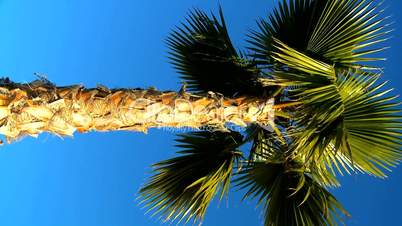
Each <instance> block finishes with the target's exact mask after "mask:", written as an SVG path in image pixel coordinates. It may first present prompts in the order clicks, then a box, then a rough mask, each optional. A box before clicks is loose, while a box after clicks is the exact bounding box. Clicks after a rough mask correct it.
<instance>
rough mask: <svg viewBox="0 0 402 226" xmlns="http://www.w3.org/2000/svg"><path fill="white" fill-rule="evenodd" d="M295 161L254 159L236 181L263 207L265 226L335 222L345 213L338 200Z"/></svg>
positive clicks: (248, 195) (246, 195) (330, 223)
mask: <svg viewBox="0 0 402 226" xmlns="http://www.w3.org/2000/svg"><path fill="white" fill-rule="evenodd" d="M299 167H300V165H299V164H297V163H293V164H291V163H287V164H278V163H269V162H256V163H254V164H253V165H250V166H249V167H248V168H247V169H246V170H244V171H242V172H241V174H240V177H239V178H238V179H237V183H238V185H239V186H241V188H247V189H248V191H247V193H246V194H245V197H244V198H258V204H259V205H262V206H263V207H264V213H265V214H264V215H265V223H264V225H265V226H278V225H297V226H299V225H302V226H304V225H306V226H309V225H318V226H319V225H323V226H324V225H325V226H326V225H337V223H338V222H342V220H343V219H342V215H348V213H347V212H346V211H345V210H344V209H343V207H342V206H341V204H340V203H339V202H338V201H337V200H336V199H335V197H334V196H332V195H331V194H330V193H329V192H328V191H327V190H326V189H325V188H324V187H322V186H321V185H320V184H319V183H318V182H316V181H315V180H314V179H313V178H312V177H310V176H309V175H307V174H305V173H304V172H303V170H299Z"/></svg>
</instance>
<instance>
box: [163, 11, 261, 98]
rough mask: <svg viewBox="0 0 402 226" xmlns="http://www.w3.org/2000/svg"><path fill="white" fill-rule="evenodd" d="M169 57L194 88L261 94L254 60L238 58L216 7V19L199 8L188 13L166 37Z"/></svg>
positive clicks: (206, 90) (202, 90) (200, 90)
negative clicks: (184, 20)
mask: <svg viewBox="0 0 402 226" xmlns="http://www.w3.org/2000/svg"><path fill="white" fill-rule="evenodd" d="M167 42H168V45H169V48H170V59H171V62H172V63H173V65H174V66H175V68H176V69H177V70H178V72H179V73H180V74H182V76H181V78H182V79H184V80H185V81H186V82H187V84H188V89H189V90H190V91H194V92H204V93H206V92H208V91H214V92H219V93H222V94H224V95H226V96H233V95H235V94H248V95H261V93H262V92H261V89H262V87H261V86H260V85H259V84H258V83H257V82H256V76H257V75H258V71H257V69H256V67H255V65H254V63H252V62H250V61H249V60H247V59H245V58H242V57H241V55H239V54H238V52H237V51H236V49H235V48H234V47H233V44H232V42H231V40H230V38H229V34H228V31H227V28H226V25H225V21H224V19H223V14H222V10H220V20H218V19H217V18H216V17H215V16H212V18H211V17H209V16H208V15H207V14H205V13H204V12H202V11H200V10H194V11H192V12H191V13H190V15H189V17H188V19H187V24H185V23H183V24H182V27H181V28H177V29H176V31H173V32H172V34H171V36H170V37H169V38H168V40H167Z"/></svg>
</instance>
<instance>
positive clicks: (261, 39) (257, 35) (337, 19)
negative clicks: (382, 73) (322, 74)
mask: <svg viewBox="0 0 402 226" xmlns="http://www.w3.org/2000/svg"><path fill="white" fill-rule="evenodd" d="M380 7H381V4H377V3H375V2H374V1H371V0H349V1H347V0H282V1H281V2H280V4H279V7H278V8H277V9H274V12H273V14H272V15H270V16H269V20H268V21H267V20H260V21H259V23H258V27H259V30H258V31H253V32H252V33H251V35H250V40H249V42H250V44H251V47H250V49H251V50H252V51H254V52H255V53H256V54H255V55H254V57H256V58H257V59H260V60H262V61H259V62H260V63H263V64H269V65H272V64H274V63H275V61H274V60H273V59H272V58H271V52H272V51H273V50H275V47H274V45H275V44H276V43H275V41H274V38H277V39H280V40H282V41H283V42H285V43H287V45H289V46H291V47H292V48H294V49H296V50H298V51H301V52H303V53H305V54H307V55H309V56H312V57H314V58H317V59H319V60H321V61H323V62H327V63H329V64H331V65H336V67H339V68H355V69H374V68H375V67H371V66H368V65H361V63H364V62H368V61H376V60H382V59H383V58H378V57H368V56H367V55H370V54H374V53H378V52H380V51H382V50H383V49H384V47H375V46H376V45H379V44H381V43H382V42H384V41H385V40H387V35H388V34H389V32H390V30H389V29H388V24H386V23H385V20H386V19H387V17H384V18H380V15H381V14H382V13H383V10H381V9H380Z"/></svg>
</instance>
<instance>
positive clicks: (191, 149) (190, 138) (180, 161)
mask: <svg viewBox="0 0 402 226" xmlns="http://www.w3.org/2000/svg"><path fill="white" fill-rule="evenodd" d="M177 141H178V142H179V144H178V145H177V146H178V147H180V148H183V149H184V150H182V151H180V152H178V153H179V154H180V155H181V156H179V157H175V158H172V159H169V160H166V161H162V162H159V163H157V164H155V165H154V167H155V172H156V174H155V175H154V176H152V177H151V179H150V181H149V182H148V183H147V184H146V185H145V186H144V187H143V188H142V189H141V190H140V195H141V196H142V198H143V202H145V203H146V204H145V206H146V207H148V208H149V210H150V211H154V214H160V215H161V216H164V217H165V220H172V221H174V220H179V221H181V220H185V221H186V222H187V221H189V220H190V219H191V218H194V221H197V220H202V218H203V217H204V214H205V211H206V209H207V207H208V204H209V203H210V201H211V200H212V198H213V197H214V196H215V195H216V194H217V193H219V194H220V198H222V197H223V196H224V195H225V194H226V193H227V192H228V189H229V185H230V179H231V175H232V169H233V167H234V164H235V163H236V162H237V161H238V160H239V158H240V157H241V152H240V151H239V150H238V147H239V146H240V145H241V144H242V142H243V137H242V135H240V134H239V133H237V132H207V131H200V132H192V133H189V134H183V135H180V138H179V139H178V140H177Z"/></svg>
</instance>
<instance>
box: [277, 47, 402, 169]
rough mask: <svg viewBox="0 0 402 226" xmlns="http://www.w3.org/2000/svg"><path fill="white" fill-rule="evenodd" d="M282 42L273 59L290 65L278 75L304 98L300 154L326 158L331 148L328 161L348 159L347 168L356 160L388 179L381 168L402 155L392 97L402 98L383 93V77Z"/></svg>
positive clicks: (298, 115)
mask: <svg viewBox="0 0 402 226" xmlns="http://www.w3.org/2000/svg"><path fill="white" fill-rule="evenodd" d="M276 43H277V52H276V53H274V56H273V57H274V59H276V60H277V61H278V62H280V63H283V64H285V65H287V66H288V68H287V69H286V70H283V71H277V72H275V73H274V74H275V77H276V78H277V79H278V82H279V83H283V85H286V86H289V87H292V88H291V89H292V90H291V93H292V96H293V98H296V99H298V100H299V101H301V102H303V105H301V106H299V107H298V109H297V111H296V113H295V115H294V117H295V119H296V121H297V123H298V127H299V131H298V132H297V133H296V134H295V136H298V137H299V138H298V139H297V142H296V147H295V153H296V154H304V156H307V157H306V158H309V157H314V158H320V156H322V155H323V154H325V153H326V154H328V153H329V152H330V153H331V155H333V156H334V157H333V158H329V157H328V156H327V157H326V158H327V160H330V159H338V161H340V160H341V159H342V161H340V163H341V165H344V166H347V167H344V168H345V169H346V170H348V169H347V168H349V167H350V165H351V164H352V163H355V164H356V166H357V168H358V169H359V170H361V171H365V172H367V173H370V174H373V175H375V176H380V177H384V176H385V174H384V173H383V172H382V171H381V170H380V169H379V168H385V169H388V166H394V165H395V164H396V163H397V162H398V161H399V160H400V159H401V157H402V153H401V151H400V148H401V143H402V141H401V135H402V133H401V129H402V122H401V116H400V114H399V112H400V110H399V109H398V108H397V106H398V105H399V103H396V102H394V101H392V100H393V99H395V98H396V97H395V96H387V93H388V92H389V91H390V90H385V91H380V89H381V87H383V86H384V83H381V84H378V83H377V79H378V76H365V75H364V74H363V75H356V74H353V73H343V72H337V71H336V70H335V68H334V67H333V66H330V65H328V64H325V63H323V62H320V61H317V60H314V59H312V58H310V57H308V56H306V55H304V54H302V53H299V52H298V51H296V50H294V49H292V48H290V47H289V46H287V45H286V44H284V43H282V42H280V41H278V40H277V41H276ZM337 152H340V153H339V154H340V155H341V156H338V155H337ZM314 158H313V159H314ZM318 162H320V161H318ZM321 162H322V161H321Z"/></svg>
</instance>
